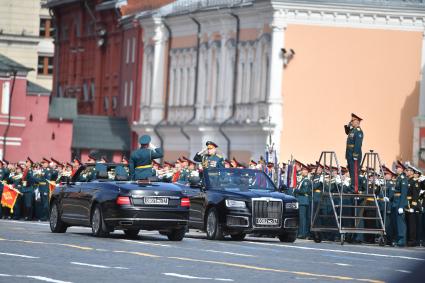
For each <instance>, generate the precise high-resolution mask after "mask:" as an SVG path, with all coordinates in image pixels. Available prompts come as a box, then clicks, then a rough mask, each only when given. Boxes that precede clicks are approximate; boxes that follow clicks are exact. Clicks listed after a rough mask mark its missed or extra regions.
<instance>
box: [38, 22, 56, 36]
mask: <svg viewBox="0 0 425 283" xmlns="http://www.w3.org/2000/svg"><path fill="white" fill-rule="evenodd" d="M54 32H55V29H54V28H53V26H52V20H51V19H40V32H39V35H40V36H41V37H52V36H53V33H54Z"/></svg>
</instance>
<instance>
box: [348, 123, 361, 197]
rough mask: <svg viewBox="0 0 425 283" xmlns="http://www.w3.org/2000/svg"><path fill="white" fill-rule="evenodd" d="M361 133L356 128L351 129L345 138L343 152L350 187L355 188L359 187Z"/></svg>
mask: <svg viewBox="0 0 425 283" xmlns="http://www.w3.org/2000/svg"><path fill="white" fill-rule="evenodd" d="M363 137H364V135H363V131H362V130H361V129H360V127H358V128H351V129H350V132H349V133H348V136H347V147H346V151H345V158H346V159H347V164H348V171H349V173H350V178H351V186H352V187H356V184H357V189H358V186H359V185H360V180H359V173H360V162H361V161H362V143H363Z"/></svg>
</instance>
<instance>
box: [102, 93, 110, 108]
mask: <svg viewBox="0 0 425 283" xmlns="http://www.w3.org/2000/svg"><path fill="white" fill-rule="evenodd" d="M103 110H104V111H105V112H108V110H109V97H107V96H105V97H104V98H103Z"/></svg>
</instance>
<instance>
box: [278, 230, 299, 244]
mask: <svg viewBox="0 0 425 283" xmlns="http://www.w3.org/2000/svg"><path fill="white" fill-rule="evenodd" d="M296 239H297V232H291V233H285V234H281V235H279V240H280V241H281V242H284V243H293V242H295V240H296Z"/></svg>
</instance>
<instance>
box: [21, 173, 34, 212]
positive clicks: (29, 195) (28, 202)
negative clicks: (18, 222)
mask: <svg viewBox="0 0 425 283" xmlns="http://www.w3.org/2000/svg"><path fill="white" fill-rule="evenodd" d="M22 193H23V194H24V208H25V211H24V215H25V220H32V219H33V213H34V211H33V208H34V205H33V204H34V178H33V171H32V169H25V171H24V174H23V176H22Z"/></svg>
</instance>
